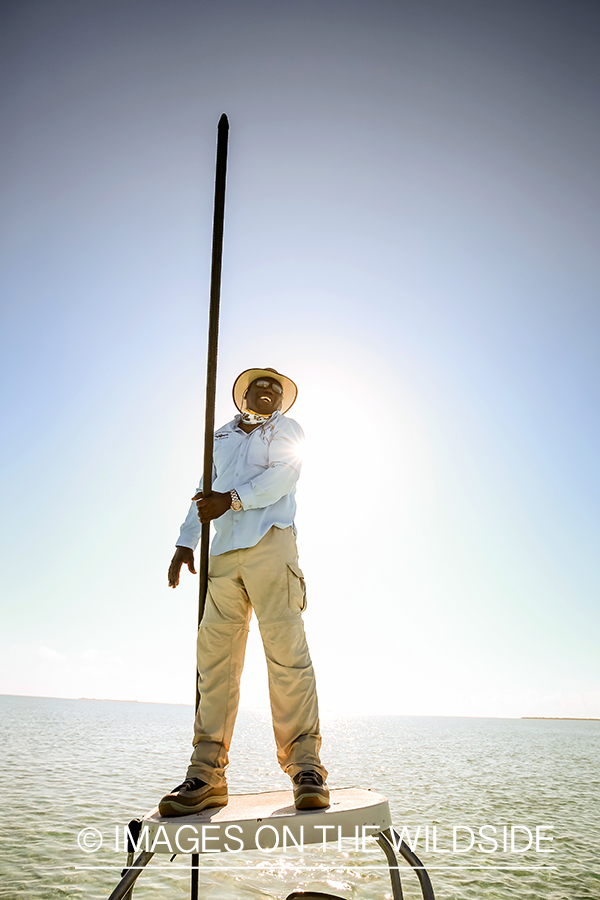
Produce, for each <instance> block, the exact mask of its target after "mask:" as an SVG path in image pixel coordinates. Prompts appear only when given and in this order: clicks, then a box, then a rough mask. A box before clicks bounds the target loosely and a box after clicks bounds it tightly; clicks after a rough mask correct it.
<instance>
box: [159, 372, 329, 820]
mask: <svg viewBox="0 0 600 900" xmlns="http://www.w3.org/2000/svg"><path fill="white" fill-rule="evenodd" d="M297 393H298V389H297V387H296V385H295V384H294V382H293V381H292V380H291V379H290V378H287V377H286V376H285V375H281V374H279V373H278V372H276V371H275V370H274V369H248V370H246V371H245V372H242V374H241V375H240V376H239V377H238V378H237V379H236V381H235V384H234V386H233V400H234V403H235V405H236V407H237V409H238V410H239V414H238V415H236V416H235V418H234V419H233V420H232V421H231V422H229V423H228V424H227V425H225V426H224V427H223V428H220V429H219V430H218V431H216V432H215V436H214V456H213V460H214V463H213V465H214V471H213V489H212V493H211V494H210V495H209V496H208V497H203V496H202V490H201V487H202V486H201V485H200V487H199V489H198V492H197V493H196V495H195V496H194V497H193V499H192V505H191V507H190V511H189V513H188V516H187V518H186V520H185V522H184V523H183V525H182V526H181V532H180V535H179V540H178V541H177V550H176V551H175V555H174V556H173V559H172V561H171V565H170V568H169V585H170V586H171V587H173V588H174V587H177V585H178V584H179V574H180V571H181V567H182V565H187V567H188V569H189V571H190V572H192V573H194V574H195V571H196V570H195V568H194V549H195V547H196V545H197V543H198V540H199V536H200V529H201V523H206V522H210V521H214V526H215V535H214V538H213V542H212V546H211V556H210V565H209V580H208V592H207V598H206V607H205V611H204V616H203V618H202V622H201V624H200V628H199V631H198V686H199V692H200V703H199V705H198V709H197V711H196V720H195V723H194V741H193V743H194V750H193V753H192V757H191V761H190V765H189V767H188V770H187V774H186V780H185V781H184V782H183V784H180V785H178V786H177V787H176V788H174V789H173V791H172V792H171V793H169V794H167V795H166V796H165V797H163V798H162V800H161V801H160V804H159V810H160V813H161V815H163V816H181V815H190V814H191V813H195V812H200V811H201V810H203V809H206V808H208V807H214V806H225V805H226V804H227V800H228V794H227V781H226V777H225V770H226V768H227V765H228V762H229V759H228V751H229V747H230V744H231V737H232V734H233V727H234V724H235V719H236V715H237V710H238V703H239V694H240V678H241V675H242V668H243V665H244V654H245V649H246V639H247V636H248V629H249V624H250V617H251V614H252V610H253V609H254V612H255V613H256V617H257V619H258V624H259V628H260V633H261V637H262V641H263V646H264V650H265V656H266V659H267V668H268V673H269V694H270V698H271V712H272V716H273V730H274V733H275V741H276V744H277V759H278V762H279V764H280V766H281V768H282V769H283V770H284V772H287V774H288V775H289V776H290V777H291V779H292V784H293V790H294V803H295V805H296V808H297V809H315V808H322V807H326V806H328V805H329V791H328V789H327V785H326V783H325V778H326V777H327V772H326V770H325V769H324V768H323V766H322V765H321V761H320V758H319V749H320V746H321V736H320V730H319V712H318V703H317V692H316V685H315V676H314V671H313V667H312V663H311V660H310V655H309V652H308V646H307V643H306V637H305V634H304V626H303V623H302V612H303V610H304V608H305V606H306V593H305V586H304V578H303V575H302V572H301V570H300V568H299V566H298V552H297V549H296V531H295V527H294V515H295V512H296V502H295V496H294V495H295V487H296V482H297V480H298V477H299V475H300V467H301V457H300V445H301V443H302V441H303V438H304V435H303V432H302V429H301V428H300V426H299V425H298V423H297V422H295V421H294V420H293V419H288V418H286V416H285V415H284V413H286V412H287V411H288V410H289V409H290V407H291V406H292V404H293V403H294V401H295V399H296V395H297Z"/></svg>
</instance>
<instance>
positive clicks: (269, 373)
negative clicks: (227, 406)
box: [233, 369, 298, 413]
mask: <svg viewBox="0 0 600 900" xmlns="http://www.w3.org/2000/svg"><path fill="white" fill-rule="evenodd" d="M257 378H269V379H273V380H275V381H278V382H279V384H280V385H281V387H282V388H283V402H282V404H281V412H282V413H286V412H287V411H288V409H290V408H291V407H292V406H293V405H294V401H295V400H296V397H297V396H298V388H297V387H296V385H295V384H294V382H293V381H292V379H291V378H287V377H286V376H285V375H281V374H280V373H279V372H277V370H276V369H246V371H245V372H242V374H241V375H238V377H237V378H236V379H235V382H234V385H233V402H234V403H235V405H236V406H237V408H238V409H239V411H240V412H241V411H242V403H243V400H244V397H245V395H246V391H247V390H248V388H249V387H250V385H251V384H252V382H253V381H256V379H257Z"/></svg>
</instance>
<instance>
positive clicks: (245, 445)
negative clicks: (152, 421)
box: [177, 412, 304, 556]
mask: <svg viewBox="0 0 600 900" xmlns="http://www.w3.org/2000/svg"><path fill="white" fill-rule="evenodd" d="M239 421H240V417H239V416H236V418H235V419H234V420H233V421H232V422H229V423H228V424H227V425H225V426H224V427H223V428H220V429H219V430H218V431H216V432H215V440H214V469H213V489H214V490H215V491H220V492H226V491H230V490H232V489H235V490H236V491H237V493H238V495H239V498H240V500H241V501H242V507H243V508H242V509H241V510H238V511H234V510H231V509H229V510H227V512H225V513H224V514H223V515H222V516H220V517H219V518H218V519H215V520H213V526H214V529H215V535H214V538H213V542H212V546H211V553H212V554H213V555H215V556H218V555H219V554H221V553H226V552H227V551H229V550H236V549H242V548H244V547H253V546H255V545H256V544H257V543H258V542H259V541H260V540H261V538H262V537H264V535H265V534H266V533H267V531H269V529H270V528H272V527H273V526H276V527H278V528H288V527H289V526H290V525H291V526H292V527H294V516H295V514H296V501H295V489H296V482H297V481H298V478H299V476H300V470H301V467H302V444H303V442H304V433H303V431H302V428H301V427H300V425H298V423H297V422H295V421H294V420H293V419H288V418H286V417H285V416H283V415H282V414H281V413H279V412H277V413H274V414H273V416H271V418H270V419H269V420H268V421H267V422H265V423H264V424H263V425H260V426H259V427H258V428H255V429H254V430H253V431H251V432H250V433H249V434H246V433H245V432H244V431H242V429H241V428H239V427H238V424H239ZM201 489H202V486H201V484H200V486H199V488H198V490H201ZM200 533H201V525H200V521H199V519H198V511H197V509H196V504H195V503H192V505H191V506H190V509H189V512H188V514H187V517H186V519H185V522H184V523H183V525H182V526H181V530H180V534H179V539H178V541H177V545H178V546H180V547H190V548H191V549H192V550H194V549H195V548H196V546H197V544H198V541H199V539H200Z"/></svg>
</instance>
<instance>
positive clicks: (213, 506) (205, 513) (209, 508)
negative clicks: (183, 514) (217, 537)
mask: <svg viewBox="0 0 600 900" xmlns="http://www.w3.org/2000/svg"><path fill="white" fill-rule="evenodd" d="M192 502H196V507H197V508H198V518H199V519H200V521H201V522H202V524H203V525H206V523H207V522H212V520H213V519H218V518H219V516H222V515H223V513H226V512H227V510H228V509H229V508H230V507H231V494H230V493H229V491H226V493H224V494H221V493H219V491H213V492H212V494H209V495H208V497H203V496H202V492H200V493H199V494H195V496H193V497H192Z"/></svg>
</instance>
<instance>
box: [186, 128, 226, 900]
mask: <svg viewBox="0 0 600 900" xmlns="http://www.w3.org/2000/svg"><path fill="white" fill-rule="evenodd" d="M228 138H229V121H228V119H227V116H226V115H225V113H223V115H222V116H221V118H220V119H219V124H218V126H217V165H216V171H215V208H214V216H213V239H212V263H211V270H210V309H209V314H208V354H207V359H206V414H205V419H204V473H203V476H202V494H203V495H204V496H205V497H207V496H208V495H209V494H210V493H211V492H212V472H213V435H214V431H215V397H216V392H217V352H218V345H219V306H220V302H221V264H222V261H223V222H224V219H225V182H226V175H227V143H228ZM209 544H210V522H207V523H206V524H205V525H202V534H201V537H200V592H199V596H198V627H200V622H201V621H202V616H203V615H204V606H205V603H206V591H207V589H208V548H209ZM199 702H200V691H199V689H198V672H196V707H195V708H196V710H197V709H198V704H199ZM199 862H200V860H199V856H198V854H197V853H194V854H192V881H191V900H198V866H199Z"/></svg>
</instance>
